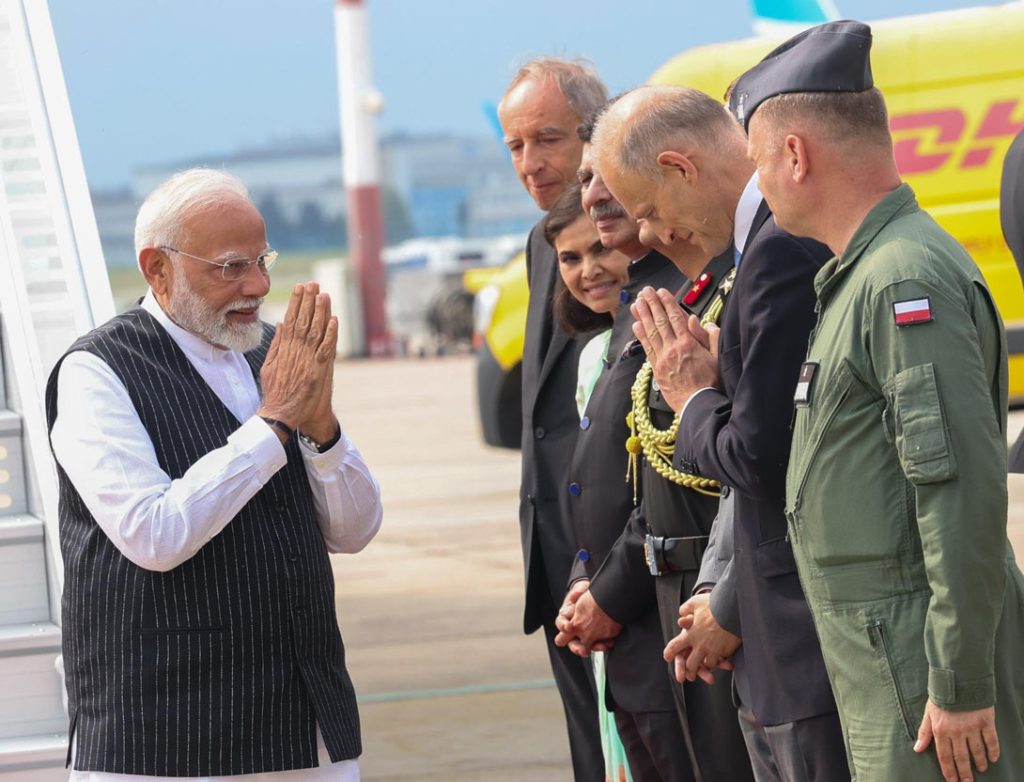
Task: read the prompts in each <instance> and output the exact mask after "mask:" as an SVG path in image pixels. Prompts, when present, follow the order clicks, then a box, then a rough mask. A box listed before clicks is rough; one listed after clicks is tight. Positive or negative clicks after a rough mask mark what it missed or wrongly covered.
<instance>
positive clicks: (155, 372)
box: [46, 169, 381, 782]
mask: <svg viewBox="0 0 1024 782" xmlns="http://www.w3.org/2000/svg"><path fill="white" fill-rule="evenodd" d="M135 243H136V252H137V255H138V261H139V266H140V268H141V270H142V273H143V275H144V276H145V278H146V281H147V282H148V283H149V286H150V287H149V291H148V292H147V294H146V296H145V298H144V299H143V300H142V302H141V304H140V305H139V306H137V307H134V308H132V309H130V310H129V311H127V312H125V313H123V314H121V315H118V316H117V317H115V318H113V319H112V320H110V321H108V322H107V323H105V324H103V325H102V326H100V327H98V328H97V329H95V330H93V331H92V332H90V333H89V334H87V335H85V336H84V337H82V338H81V339H79V340H78V341H77V342H76V343H75V344H74V345H72V346H71V348H70V349H69V350H68V352H67V353H65V355H64V356H63V357H62V358H61V360H60V361H58V362H57V365H56V367H55V368H54V370H53V373H52V374H51V377H50V382H49V384H48V386H47V392H46V396H47V399H46V403H47V419H48V424H49V427H50V437H51V444H52V447H53V453H54V456H55V459H56V461H57V468H58V475H59V478H60V542H61V551H62V554H63V557H64V565H65V585H64V595H63V602H62V618H63V629H64V633H63V638H64V641H63V653H64V665H65V669H66V672H67V690H68V707H69V717H70V740H71V748H70V751H69V763H70V764H71V767H72V770H71V782H86V781H88V782H125V781H126V780H131V779H143V780H145V779H152V778H154V777H198V778H203V779H213V780H220V779H221V778H226V777H230V778H231V779H232V780H233V781H237V780H245V779H248V778H250V776H249V775H256V774H258V775H259V779H260V782H271V781H272V780H287V781H288V782H310V781H311V780H318V781H319V780H344V781H345V782H349V781H350V780H358V779H359V768H358V764H357V761H356V758H357V757H358V756H359V754H360V752H361V745H360V735H359V717H358V713H357V710H356V702H355V695H354V692H353V688H352V684H351V682H350V680H349V677H348V674H347V672H346V670H345V657H344V647H343V644H342V639H341V634H340V632H339V630H338V623H337V617H336V615H335V601H334V579H333V575H332V572H331V566H330V561H329V558H328V553H329V552H349V553H354V552H357V551H359V550H360V549H362V548H363V547H364V546H365V545H366V544H367V543H368V542H369V540H370V539H371V538H372V537H373V536H374V534H376V532H377V529H378V528H379V526H380V521H381V504H380V492H379V488H378V486H377V483H376V481H375V480H374V479H373V477H372V475H371V474H370V472H369V470H368V469H367V467H366V465H365V464H364V462H363V459H362V457H361V456H360V454H359V452H358V451H357V450H356V449H355V448H354V446H353V445H352V444H351V443H350V442H349V440H348V438H347V437H346V436H345V434H344V433H343V431H342V430H341V427H340V425H339V423H338V420H337V418H336V417H335V415H334V412H333V410H332V408H331V395H332V376H333V368H334V356H335V345H336V341H337V329H338V327H337V319H336V318H334V317H332V316H331V314H330V300H329V298H328V296H327V295H326V294H322V293H319V292H318V290H317V286H316V285H315V284H313V283H306V284H305V285H298V286H296V287H295V289H294V290H293V291H292V295H291V300H290V302H289V305H288V310H287V313H286V315H285V318H284V321H283V323H280V324H278V326H277V328H276V329H273V328H271V327H270V326H268V325H266V324H264V323H262V322H261V321H260V319H259V310H260V305H261V304H262V302H263V297H264V296H265V295H266V294H267V292H268V291H269V289H270V277H269V273H268V269H269V267H270V266H271V265H272V263H273V261H274V259H275V258H276V253H274V251H273V250H271V249H270V248H269V246H268V245H267V238H266V231H265V226H264V223H263V219H262V217H261V216H260V214H259V211H258V210H257V209H256V207H255V206H254V205H253V204H252V202H251V200H250V199H249V197H248V194H247V192H246V190H245V187H244V185H243V184H242V183H241V182H240V181H239V180H237V179H235V178H234V177H232V176H231V175H229V174H226V173H223V172H218V171H213V170H208V169H192V170H189V171H185V172H182V173H179V174H176V175H175V176H173V177H171V179H169V180H168V181H167V182H165V183H163V184H162V185H160V186H159V187H158V188H157V189H156V190H155V191H153V193H151V194H150V195H149V197H148V198H147V199H146V200H145V202H144V203H143V204H142V207H141V208H140V209H139V214H138V218H137V221H136V230H135Z"/></svg>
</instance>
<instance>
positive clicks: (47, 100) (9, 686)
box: [0, 0, 114, 782]
mask: <svg viewBox="0 0 1024 782" xmlns="http://www.w3.org/2000/svg"><path fill="white" fill-rule="evenodd" d="M113 314H114V306H113V299H112V297H111V294H110V282H109V279H108V277H107V273H106V268H105V265H104V262H103V252H102V248H101V246H100V242H99V234H98V232H97V230H96V222H95V216H94V214H93V211H92V203H91V200H90V198H89V190H88V186H87V184H86V179H85V170H84V167H83V165H82V160H81V156H80V153H79V149H78V140H77V135H76V133H75V127H74V122H73V121H72V116H71V108H70V105H69V102H68V97H67V90H66V88H65V85H64V77H63V72H62V70H61V65H60V59H59V57H58V53H57V44H56V41H55V39H54V36H53V28H52V24H51V22H50V17H49V10H48V8H47V5H46V1H45V0H0V782H57V781H58V780H60V781H61V782H64V780H66V779H67V775H68V772H67V771H66V770H65V768H64V760H65V755H66V752H67V728H68V721H67V714H66V710H65V707H64V703H63V700H64V688H63V680H62V674H61V672H60V670H59V655H60V647H61V630H60V626H59V625H60V594H61V590H62V587H63V579H64V574H63V566H62V562H61V557H60V549H59V544H58V530H57V527H58V524H57V478H56V471H55V469H54V465H53V459H52V456H51V454H50V450H49V442H48V435H47V431H46V420H45V410H44V400H43V394H44V389H45V386H46V379H47V376H48V374H49V372H50V368H51V367H52V366H53V365H54V362H55V361H56V359H57V358H58V357H59V356H60V355H61V354H62V353H63V351H64V350H65V349H66V348H67V346H68V345H70V344H71V342H72V341H74V339H75V337H76V336H78V335H79V334H82V333H85V332H86V331H88V330H89V329H91V328H92V327H93V326H94V325H95V324H96V323H99V322H102V321H105V320H107V319H108V318H109V317H111V316H112V315H113Z"/></svg>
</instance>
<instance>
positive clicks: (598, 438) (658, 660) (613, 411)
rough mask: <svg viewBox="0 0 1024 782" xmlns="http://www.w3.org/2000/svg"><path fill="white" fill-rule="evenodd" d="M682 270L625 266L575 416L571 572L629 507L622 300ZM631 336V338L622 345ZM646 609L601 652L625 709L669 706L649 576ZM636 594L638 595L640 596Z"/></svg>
mask: <svg viewBox="0 0 1024 782" xmlns="http://www.w3.org/2000/svg"><path fill="white" fill-rule="evenodd" d="M684 280H685V278H684V277H683V275H682V274H681V273H680V272H679V270H678V269H676V267H675V265H674V264H673V263H672V262H671V261H669V260H668V259H667V258H665V257H664V256H663V255H660V254H659V253H656V252H651V253H649V254H648V255H647V256H645V257H644V258H643V259H641V260H639V261H637V262H636V263H634V264H632V265H631V266H630V267H629V282H628V283H627V284H626V285H624V286H623V289H622V291H623V295H622V297H621V298H622V299H623V303H622V304H621V306H620V307H619V309H618V312H617V313H616V315H615V324H614V326H613V328H612V337H611V341H610V343H609V346H608V357H607V359H606V362H605V369H604V371H603V372H602V374H601V376H600V378H598V381H597V384H596V385H595V386H594V390H593V393H592V394H591V396H590V400H589V402H588V403H587V409H586V411H585V415H584V416H583V418H582V419H581V420H580V433H579V439H578V440H577V441H576V450H575V451H574V453H573V457H572V465H571V467H570V468H569V481H570V484H569V486H570V488H571V489H573V491H571V492H570V507H571V510H572V522H573V530H574V532H575V536H576V546H577V548H578V549H579V550H578V552H577V554H576V557H575V561H574V563H573V578H574V580H575V579H576V578H590V577H591V576H592V575H593V574H594V573H595V572H596V570H597V567H598V566H599V565H600V564H601V562H602V561H604V558H605V557H606V556H607V554H608V552H609V551H610V550H611V547H612V545H613V544H614V543H615V541H616V540H617V539H618V537H619V536H620V535H621V534H622V530H623V529H624V528H625V526H626V522H627V521H628V520H629V516H630V513H631V512H632V510H633V504H634V503H633V486H632V484H631V483H629V482H627V480H626V476H627V467H628V465H629V454H628V453H627V452H626V448H625V444H626V438H627V437H629V427H628V426H627V425H626V415H627V413H629V411H630V408H631V406H632V405H631V400H630V389H631V388H632V386H633V381H634V380H635V378H636V373H637V371H639V369H640V366H641V365H642V364H643V362H644V354H643V350H642V349H637V348H639V345H638V343H635V342H634V338H633V329H632V327H633V323H634V319H633V314H632V313H631V312H630V310H629V304H628V302H629V301H631V300H633V299H635V298H636V294H637V292H638V291H639V290H640V289H641V288H642V287H644V286H646V285H651V286H653V287H655V288H668V289H669V290H675V289H676V288H678V287H679V286H680V285H681V284H682V283H683V282H684ZM630 343H634V344H636V345H637V348H634V349H632V350H630V351H628V352H624V348H627V347H629V346H630ZM640 592H641V593H642V599H643V600H644V602H645V603H646V610H643V611H641V612H640V613H639V615H638V616H637V617H636V619H635V620H633V621H631V622H630V623H629V624H627V625H626V626H625V627H624V628H623V630H622V634H621V635H619V637H618V638H616V640H615V648H614V649H612V650H611V651H610V652H609V653H608V656H607V673H608V686H609V689H610V691H611V694H612V700H613V701H614V704H615V705H616V706H617V707H619V708H622V709H625V710H626V711H630V712H644V711H671V710H672V709H673V708H674V703H673V699H672V691H671V689H670V687H669V681H668V679H667V678H666V676H665V670H664V666H663V664H662V657H661V651H662V648H663V646H664V644H663V642H662V636H661V624H660V622H659V619H658V608H657V604H656V603H655V600H654V583H653V580H652V579H651V578H650V576H648V577H647V578H646V580H645V583H643V584H642V585H640ZM638 597H639V596H638Z"/></svg>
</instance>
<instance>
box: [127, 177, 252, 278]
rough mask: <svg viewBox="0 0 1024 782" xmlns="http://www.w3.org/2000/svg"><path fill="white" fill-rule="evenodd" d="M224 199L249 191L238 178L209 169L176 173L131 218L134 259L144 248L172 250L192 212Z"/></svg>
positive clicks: (246, 193) (152, 193) (181, 237)
mask: <svg viewBox="0 0 1024 782" xmlns="http://www.w3.org/2000/svg"><path fill="white" fill-rule="evenodd" d="M225 198H244V199H245V200H246V201H248V202H249V203H252V199H250V198H249V191H248V190H247V189H246V187H245V185H244V184H243V183H242V180H240V179H239V178H238V177H236V176H234V175H233V174H229V173H228V172H226V171H218V170H216V169H212V168H190V169H187V170H185V171H179V172H178V173H176V174H174V175H173V176H172V177H171V178H170V179H167V180H166V181H164V182H163V183H162V184H160V185H158V186H157V188H156V189H155V190H153V192H151V193H150V194H149V195H148V196H146V200H145V201H143V202H142V206H140V207H139V213H138V215H136V217H135V257H136V258H138V256H139V253H140V252H141V251H142V250H143V249H144V248H146V247H160V246H161V245H170V246H176V245H177V244H179V243H180V242H181V240H182V239H183V238H184V237H183V229H182V222H183V221H184V219H185V217H186V216H188V214H189V213H190V212H192V211H194V210H197V209H202V208H203V207H207V206H211V205H213V204H216V203H218V202H220V201H222V200H224V199H225Z"/></svg>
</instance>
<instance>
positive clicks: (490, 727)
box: [334, 356, 1024, 782]
mask: <svg viewBox="0 0 1024 782" xmlns="http://www.w3.org/2000/svg"><path fill="white" fill-rule="evenodd" d="M474 370H475V365H474V361H473V358H472V357H470V356H459V357H451V358H442V359H430V360H417V359H408V360H406V359H403V360H392V361H346V362H342V363H339V364H338V367H337V372H336V376H335V377H336V381H335V401H336V410H337V411H338V415H339V418H340V419H341V421H342V424H343V426H344V428H345V430H346V432H347V433H348V435H349V437H351V438H352V440H353V441H354V442H355V443H356V444H357V446H358V447H359V449H360V450H361V451H362V453H363V456H364V457H365V458H366V461H367V463H368V464H369V465H370V468H371V469H372V470H373V472H374V474H375V475H376V477H377V479H378V481H379V482H380V484H381V491H382V494H383V497H384V524H383V527H382V529H381V531H380V533H379V534H378V536H377V537H376V539H375V540H374V541H373V542H371V543H370V545H369V546H368V547H367V548H366V550H364V551H362V552H361V553H359V554H357V555H354V556H351V555H338V556H335V557H334V570H335V574H336V581H337V587H338V616H339V619H340V622H341V627H342V633H343V634H344V637H345V644H346V650H347V655H348V667H349V671H350V673H351V675H352V678H353V681H354V683H355V686H356V691H357V692H358V694H359V697H360V715H361V718H362V727H363V757H362V761H361V765H362V776H363V779H364V780H366V782H401V781H404V780H431V781H433V780H438V781H440V780H444V781H445V782H479V780H485V779H486V780H488V782H568V781H569V780H571V779H572V774H571V771H570V765H569V752H568V747H567V743H566V738H565V728H564V722H563V718H562V711H561V703H560V701H559V700H558V695H557V693H556V691H555V689H554V683H553V682H552V680H551V672H550V669H549V668H548V662H547V655H546V652H545V650H544V641H543V637H542V636H541V635H540V634H535V635H532V636H524V635H523V633H522V555H521V553H520V543H519V524H518V519H517V506H518V502H517V496H518V484H519V453H518V451H506V450H500V449H494V448H489V447H487V446H485V445H484V444H483V442H482V440H481V438H480V434H479V428H478V424H477V418H476V407H475V371H474ZM1022 425H1024V412H1019V413H1014V414H1012V415H1011V423H1010V427H1009V429H1010V434H1011V436H1014V437H1015V436H1016V433H1017V431H1018V430H1019V429H1020V428H1021V426H1022ZM1010 500H1011V503H1010V537H1011V540H1012V541H1013V543H1014V548H1015V550H1016V551H1018V552H1020V551H1022V550H1024V476H1011V487H1010Z"/></svg>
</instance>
